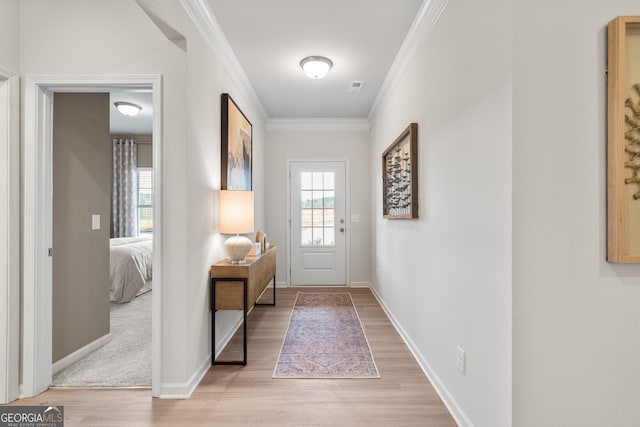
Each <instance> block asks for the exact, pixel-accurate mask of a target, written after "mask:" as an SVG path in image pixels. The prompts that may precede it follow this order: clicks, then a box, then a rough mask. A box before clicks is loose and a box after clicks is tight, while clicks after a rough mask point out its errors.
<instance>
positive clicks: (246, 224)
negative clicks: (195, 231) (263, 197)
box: [220, 190, 253, 264]
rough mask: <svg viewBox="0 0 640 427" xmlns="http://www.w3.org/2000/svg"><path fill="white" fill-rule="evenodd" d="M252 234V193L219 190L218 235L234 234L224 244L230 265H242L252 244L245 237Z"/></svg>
mask: <svg viewBox="0 0 640 427" xmlns="http://www.w3.org/2000/svg"><path fill="white" fill-rule="evenodd" d="M252 232H253V191H240V190H233V191H231V190H220V233H221V234H235V236H232V237H229V238H228V239H227V240H225V242H224V248H225V250H226V251H227V254H228V255H229V258H230V260H231V263H232V264H242V263H244V262H245V261H244V258H245V257H246V256H247V253H249V250H250V249H251V245H252V242H251V240H249V239H248V238H247V237H245V236H240V234H247V233H252Z"/></svg>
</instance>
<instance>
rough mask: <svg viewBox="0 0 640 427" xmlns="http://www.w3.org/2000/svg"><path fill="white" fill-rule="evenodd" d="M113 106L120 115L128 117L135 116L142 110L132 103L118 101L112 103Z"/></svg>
mask: <svg viewBox="0 0 640 427" xmlns="http://www.w3.org/2000/svg"><path fill="white" fill-rule="evenodd" d="M113 105H115V106H116V108H117V109H118V111H119V112H120V114H124V115H125V116H129V117H133V116H137V115H138V113H139V112H140V110H142V107H141V106H139V105H138V104H134V103H132V102H124V101H118V102H114V103H113Z"/></svg>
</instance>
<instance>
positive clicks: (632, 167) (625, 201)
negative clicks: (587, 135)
mask: <svg viewBox="0 0 640 427" xmlns="http://www.w3.org/2000/svg"><path fill="white" fill-rule="evenodd" d="M608 37H609V39H608V52H609V53H608V55H609V59H608V83H607V88H608V100H607V116H608V117H607V125H608V126H607V129H608V130H607V132H608V135H607V140H608V141H607V214H608V216H607V261H609V262H616V263H640V16H620V17H617V18H615V19H614V20H612V21H611V22H609V30H608Z"/></svg>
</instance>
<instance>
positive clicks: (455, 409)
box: [371, 286, 473, 427]
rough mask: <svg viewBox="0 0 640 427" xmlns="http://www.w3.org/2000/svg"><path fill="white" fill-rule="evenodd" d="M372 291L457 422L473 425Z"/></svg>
mask: <svg viewBox="0 0 640 427" xmlns="http://www.w3.org/2000/svg"><path fill="white" fill-rule="evenodd" d="M371 293H372V294H373V296H375V297H376V299H377V300H378V303H380V306H381V307H382V309H383V310H384V312H385V313H386V315H387V317H388V318H389V320H390V321H391V324H392V325H393V327H394V328H395V329H396V331H398V334H400V337H401V338H402V340H403V341H404V343H405V344H406V345H407V347H409V351H411V354H413V357H414V358H415V359H416V362H418V365H420V368H421V369H422V372H424V374H425V375H426V376H427V378H428V379H429V382H430V383H431V385H432V386H433V388H434V389H435V390H436V393H438V396H440V399H442V402H443V403H444V404H445V406H446V407H447V409H448V410H449V412H450V413H451V416H452V417H453V418H454V420H455V421H456V423H457V424H458V425H459V426H461V427H473V423H472V422H471V420H470V419H469V417H467V415H466V414H465V413H464V411H463V410H462V408H461V407H460V405H458V402H457V401H456V400H455V399H454V398H453V396H452V395H451V393H450V392H449V389H447V387H446V386H445V385H444V383H443V382H442V380H441V379H440V377H438V375H437V374H436V373H435V371H434V370H433V369H432V368H431V365H429V362H427V359H425V358H424V356H423V355H422V353H420V351H419V350H418V348H417V347H416V345H415V343H414V342H413V340H412V339H411V337H410V336H409V334H407V332H406V331H405V330H404V328H402V326H401V325H400V323H399V322H398V319H396V317H395V316H394V315H393V313H392V312H391V310H389V307H388V306H387V305H386V304H385V302H384V301H383V300H382V298H381V297H380V295H378V293H377V292H376V289H375V288H374V287H373V286H371Z"/></svg>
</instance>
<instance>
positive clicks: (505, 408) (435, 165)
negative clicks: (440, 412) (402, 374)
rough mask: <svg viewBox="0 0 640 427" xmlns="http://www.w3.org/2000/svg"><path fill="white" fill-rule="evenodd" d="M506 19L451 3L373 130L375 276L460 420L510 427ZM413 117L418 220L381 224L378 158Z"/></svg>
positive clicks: (483, 7) (505, 11)
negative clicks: (460, 356)
mask: <svg viewBox="0 0 640 427" xmlns="http://www.w3.org/2000/svg"><path fill="white" fill-rule="evenodd" d="M511 20H512V15H511V2H510V1H509V0H491V1H489V2H474V1H470V0H455V1H450V2H449V4H448V6H447V8H446V9H445V11H444V13H443V14H442V16H441V17H440V19H439V21H438V23H437V25H436V27H435V29H434V30H433V32H432V33H431V35H430V36H429V37H428V39H427V40H426V41H425V42H424V43H422V45H421V46H420V48H419V50H418V52H417V54H416V56H415V58H413V60H412V61H411V62H410V64H409V65H408V67H407V69H406V71H405V73H404V74H403V76H402V78H401V79H400V82H399V83H398V85H397V87H396V88H395V89H394V90H393V92H392V93H391V95H390V97H389V98H388V99H386V100H385V101H384V102H383V103H382V104H381V107H380V109H379V110H378V113H377V115H376V117H375V122H374V124H373V127H372V130H371V144H372V145H371V159H370V163H371V165H372V166H371V168H372V169H371V175H370V177H371V178H370V179H371V181H372V182H373V183H375V185H374V188H373V196H372V208H371V209H372V211H373V212H374V217H373V219H372V222H373V234H374V236H373V241H372V245H371V247H372V261H371V262H372V269H373V273H372V274H373V284H374V287H375V290H376V292H377V293H378V294H379V295H380V297H381V298H382V300H383V301H384V303H385V304H386V306H387V307H388V309H389V310H390V312H391V313H392V314H393V315H394V316H395V318H396V320H397V322H398V323H399V325H400V326H401V328H403V330H404V331H405V333H406V334H407V335H408V336H409V337H410V339H411V340H412V341H413V344H414V346H415V349H416V350H417V351H418V352H419V353H420V354H421V356H422V357H423V358H424V359H425V360H426V363H428V365H429V369H430V370H431V373H432V374H433V375H432V378H434V379H435V380H436V383H437V385H438V386H439V387H440V389H441V390H443V391H444V393H445V397H446V398H447V399H448V401H449V403H450V404H452V405H453V406H452V409H453V412H454V413H455V414H456V416H457V417H458V420H459V421H460V422H461V423H462V425H476V426H487V427H488V426H491V427H504V426H509V425H511V359H510V355H511V311H510V307H511V76H512V73H511V61H512V57H511V34H512V33H511V32H512V29H511ZM411 122H417V123H418V127H419V129H418V134H419V137H418V140H419V149H418V150H419V168H420V169H419V185H420V188H419V204H420V207H419V215H420V218H419V219H417V220H385V219H383V218H382V201H381V195H380V193H381V185H382V182H381V170H380V169H381V166H380V162H381V161H380V155H381V153H382V151H384V149H385V148H386V147H387V146H388V145H389V144H390V143H391V142H392V141H393V140H394V139H395V138H396V137H397V136H398V135H399V134H400V132H402V130H403V129H404V128H406V127H407V126H408V125H409V123H411ZM457 345H459V346H461V347H462V348H463V349H464V350H465V351H466V354H467V372H466V376H463V375H461V374H459V373H458V372H457V371H456V363H455V357H456V346H457Z"/></svg>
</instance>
